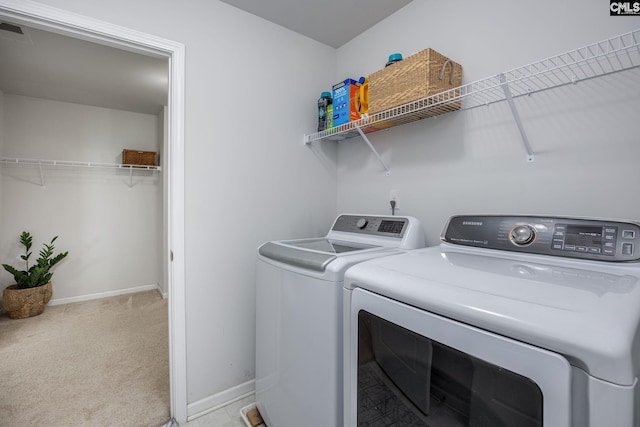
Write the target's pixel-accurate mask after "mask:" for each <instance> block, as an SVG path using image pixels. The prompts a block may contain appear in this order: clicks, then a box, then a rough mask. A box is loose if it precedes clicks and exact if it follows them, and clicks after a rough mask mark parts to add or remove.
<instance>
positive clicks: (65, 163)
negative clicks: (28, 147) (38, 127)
mask: <svg viewBox="0 0 640 427" xmlns="http://www.w3.org/2000/svg"><path fill="white" fill-rule="evenodd" d="M1 165H18V166H38V169H39V171H40V185H41V186H42V187H44V184H45V182H44V174H43V173H42V167H43V166H46V167H71V168H100V169H123V170H128V171H129V188H133V171H152V172H159V171H160V170H161V168H160V166H148V165H123V164H118V163H99V162H77V161H73V160H44V159H20V158H10V157H2V158H0V166H1Z"/></svg>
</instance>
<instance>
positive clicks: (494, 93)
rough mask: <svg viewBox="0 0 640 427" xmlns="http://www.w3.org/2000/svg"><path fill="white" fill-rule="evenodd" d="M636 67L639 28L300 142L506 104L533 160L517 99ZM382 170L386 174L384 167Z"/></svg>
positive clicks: (334, 138)
mask: <svg viewBox="0 0 640 427" xmlns="http://www.w3.org/2000/svg"><path fill="white" fill-rule="evenodd" d="M637 67H640V29H637V30H634V31H630V32H628V33H624V34H621V35H619V36H615V37H612V38H609V39H606V40H602V41H600V42H597V43H593V44H590V45H587V46H584V47H581V48H578V49H575V50H571V51H568V52H565V53H562V54H560V55H556V56H551V57H549V58H546V59H543V60H541V61H537V62H533V63H531V64H528V65H524V66H522V67H518V68H514V69H513V70H509V71H505V72H503V73H499V74H496V75H494V76H492V77H489V78H486V79H482V80H478V81H475V82H472V83H468V84H465V85H462V86H458V87H456V88H453V89H449V90H447V91H444V92H440V93H437V94H435V95H431V96H429V97H427V98H423V99H419V100H417V101H413V102H410V103H407V104H404V105H400V106H398V107H394V108H391V109H389V110H386V111H381V112H378V113H375V114H371V115H363V116H362V118H361V119H359V120H356V121H352V122H349V123H345V124H343V125H340V126H336V127H333V128H330V129H326V130H323V131H321V132H317V133H312V134H307V135H304V143H305V144H310V143H312V142H314V141H342V140H345V139H349V138H353V137H357V136H363V135H364V134H369V133H372V132H377V131H380V130H385V129H390V128H392V127H395V126H399V125H402V124H405V123H410V122H414V121H416V120H422V119H425V118H428V117H434V116H437V115H440V114H445V113H449V112H452V111H462V110H468V109H471V108H475V107H480V106H486V105H490V104H493V103H496V102H502V101H507V103H509V106H510V107H511V112H512V114H513V116H514V119H515V120H516V124H517V126H518V128H519V130H520V133H521V135H522V138H523V141H524V144H525V149H526V151H527V160H528V161H533V159H534V156H533V150H532V149H531V145H530V143H529V141H528V138H527V135H526V133H525V132H524V128H523V126H522V121H521V120H520V117H519V114H518V111H517V110H516V108H515V104H514V103H513V100H514V99H515V98H518V97H521V96H524V95H531V94H533V93H536V92H541V91H545V90H548V89H553V88H557V87H560V86H564V85H569V84H576V83H578V82H580V81H582V80H587V79H592V78H597V77H601V76H605V75H609V74H613V73H617V72H620V71H625V70H630V69H633V68H637ZM368 144H370V143H368ZM385 169H386V170H387V173H388V168H386V167H385Z"/></svg>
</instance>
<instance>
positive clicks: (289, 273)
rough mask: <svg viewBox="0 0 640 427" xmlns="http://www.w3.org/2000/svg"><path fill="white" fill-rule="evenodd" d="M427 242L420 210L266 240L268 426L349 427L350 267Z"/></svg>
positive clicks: (264, 385) (260, 282) (260, 283)
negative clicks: (346, 338) (346, 340)
mask: <svg viewBox="0 0 640 427" xmlns="http://www.w3.org/2000/svg"><path fill="white" fill-rule="evenodd" d="M424 245H425V239H424V231H423V228H422V225H421V224H420V222H419V221H418V220H417V219H415V218H413V217H400V216H373V215H347V214H345V215H340V216H338V217H337V219H336V220H335V222H334V224H333V226H332V227H331V230H330V231H329V233H328V234H327V235H326V237H324V238H313V239H300V240H287V241H276V242H268V243H265V244H264V245H262V246H260V248H259V249H258V261H257V271H256V405H257V407H258V410H259V411H260V414H261V415H262V418H263V419H264V420H265V422H266V424H267V426H268V427H301V426H305V427H337V426H342V419H343V396H342V383H343V380H342V354H343V352H342V288H343V279H344V272H345V270H346V269H347V268H349V267H351V266H352V265H354V264H357V263H359V262H362V261H365V260H368V259H372V258H379V257H383V256H387V255H392V254H397V253H400V252H402V251H405V250H408V249H416V248H422V247H424Z"/></svg>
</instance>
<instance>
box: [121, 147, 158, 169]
mask: <svg viewBox="0 0 640 427" xmlns="http://www.w3.org/2000/svg"><path fill="white" fill-rule="evenodd" d="M122 164H123V165H133V166H157V165H158V153H156V152H155V151H140V150H128V149H126V148H125V149H124V150H122Z"/></svg>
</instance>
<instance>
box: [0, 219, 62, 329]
mask: <svg viewBox="0 0 640 427" xmlns="http://www.w3.org/2000/svg"><path fill="white" fill-rule="evenodd" d="M57 238H58V236H56V237H54V238H53V239H51V242H50V243H49V244H46V243H45V244H44V245H43V248H42V250H41V251H40V257H39V258H38V259H37V260H36V262H35V264H33V265H31V266H29V258H30V257H31V246H32V245H33V237H32V236H31V234H30V233H29V232H28V231H23V232H22V234H20V243H21V244H22V246H24V255H21V256H20V258H21V259H22V260H23V261H24V262H25V269H24V270H18V269H16V268H14V267H12V266H10V265H7V264H2V266H3V267H4V269H5V270H7V271H8V272H9V273H11V274H13V278H14V280H15V281H16V283H15V284H14V285H10V286H8V287H7V288H5V290H4V291H3V292H2V306H3V307H4V309H5V310H6V311H7V314H8V315H9V317H10V318H11V319H24V318H26V317H32V316H37V315H39V314H42V312H43V311H44V306H45V305H46V304H47V303H48V302H49V300H50V299H51V295H52V290H51V276H53V272H52V271H51V269H52V268H53V267H54V266H55V265H56V264H58V263H59V262H60V261H62V260H63V259H64V258H65V257H66V256H67V255H68V254H69V252H61V253H59V254H57V255H55V256H54V254H53V252H54V250H55V246H54V244H53V243H54V242H55V241H56V239H57Z"/></svg>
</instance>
